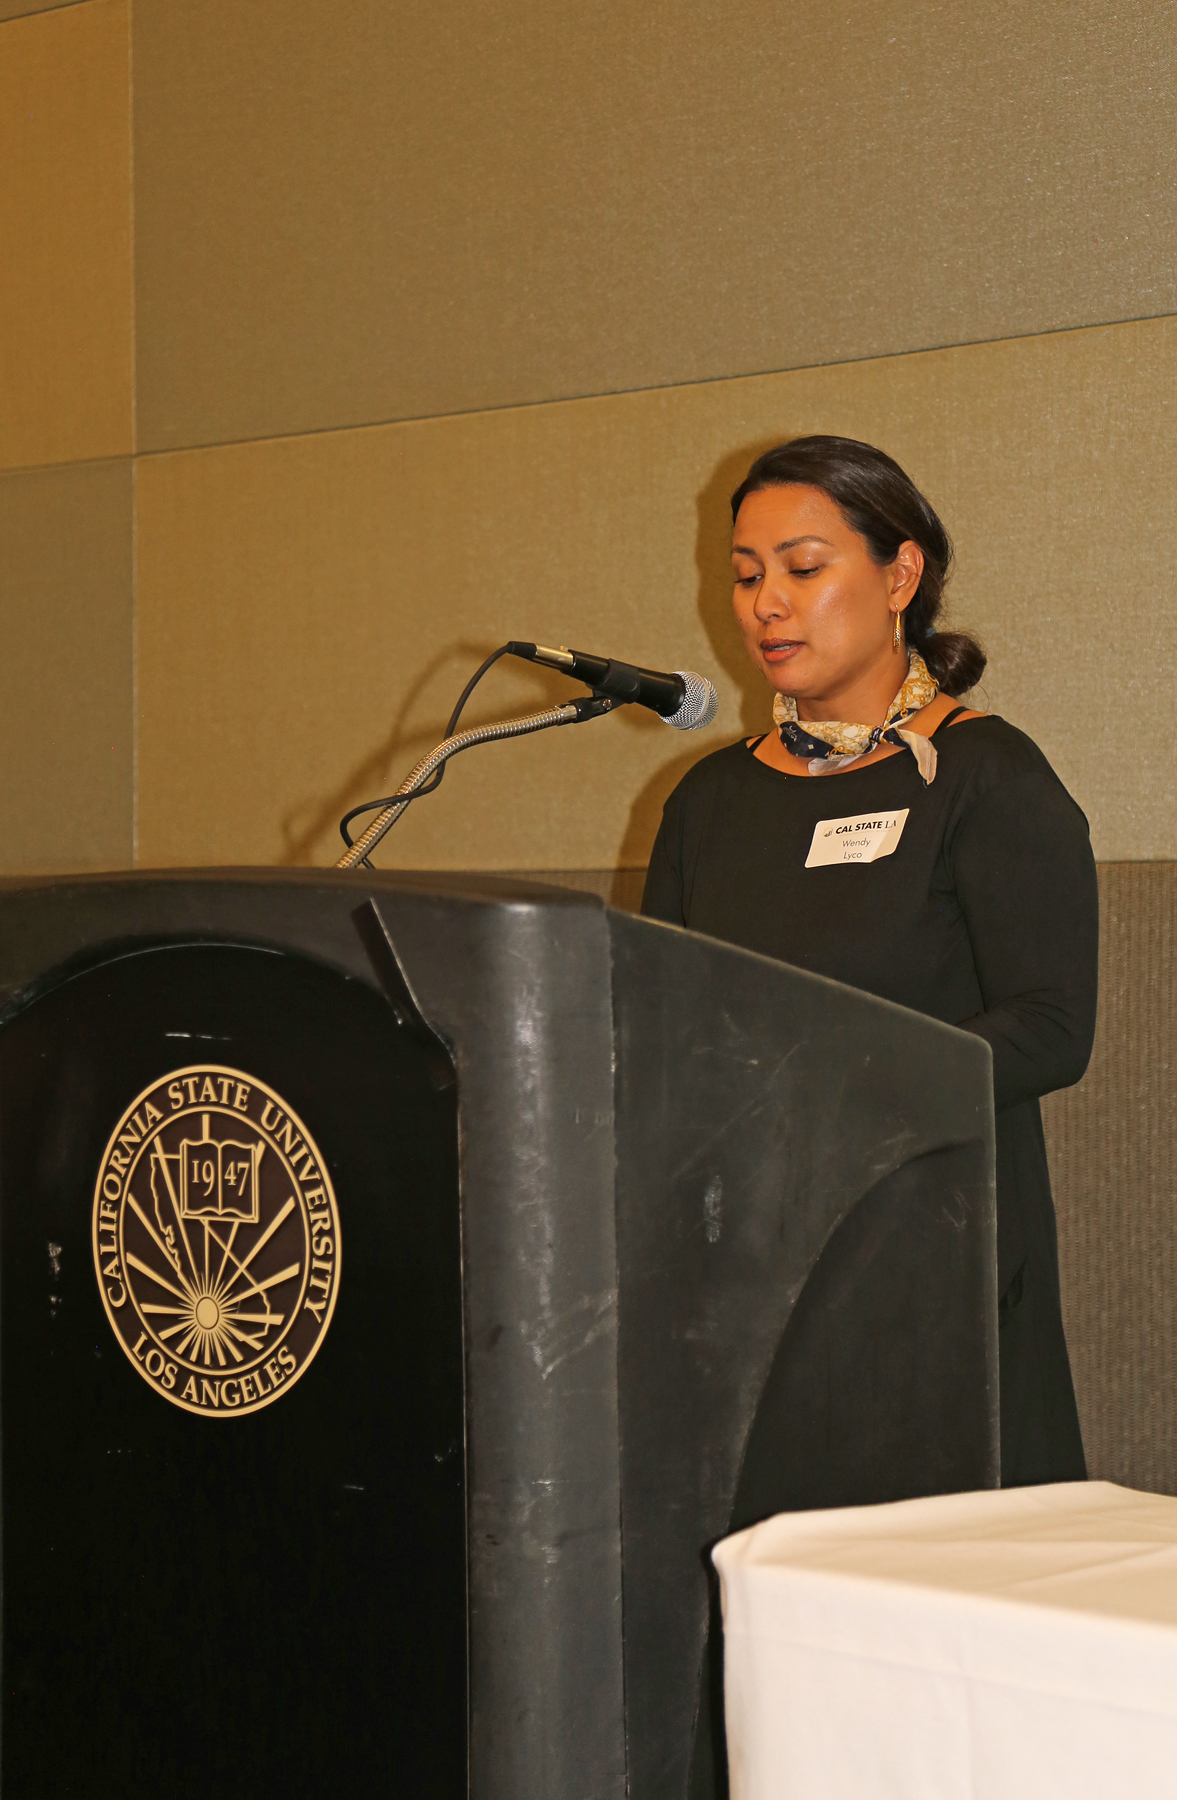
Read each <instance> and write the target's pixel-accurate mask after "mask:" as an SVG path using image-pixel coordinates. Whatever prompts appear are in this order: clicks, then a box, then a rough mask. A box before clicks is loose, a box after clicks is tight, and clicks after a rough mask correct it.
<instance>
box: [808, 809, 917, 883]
mask: <svg viewBox="0 0 1177 1800" xmlns="http://www.w3.org/2000/svg"><path fill="white" fill-rule="evenodd" d="M910 810H911V809H910V807H906V806H905V807H904V808H903V811H902V812H881V813H859V814H858V815H857V816H856V817H855V818H853V819H819V820H818V822H817V824H816V825H815V826H814V828H813V842H812V844H810V846H809V855H808V856H807V857H806V858H805V867H806V868H807V869H816V868H818V867H820V865H821V864H822V863H868V862H878V860H879V858H880V856H890V854H891V852H892V850H894V848H895V846H896V844H897V843H898V842H899V840H900V838H901V837H902V836H903V827H904V826H905V825H906V824H907V815H908V813H909V811H910Z"/></svg>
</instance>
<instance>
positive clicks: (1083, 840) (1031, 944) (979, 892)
mask: <svg viewBox="0 0 1177 1800" xmlns="http://www.w3.org/2000/svg"><path fill="white" fill-rule="evenodd" d="M951 863H952V871H953V876H954V880H955V885H956V891H957V896H958V898H959V900H960V902H961V906H962V908H963V910H964V916H965V923H966V925H967V927H968V933H969V940H970V942H971V944H972V950H973V960H974V962H975V964H976V969H977V976H978V980H979V982H980V987H981V993H982V996H983V998H984V1001H985V1010H984V1012H981V1013H977V1014H976V1015H975V1017H973V1018H971V1019H962V1020H961V1021H960V1023H961V1026H962V1027H963V1029H964V1030H965V1031H972V1032H975V1033H976V1035H977V1036H978V1037H982V1038H984V1039H985V1040H986V1042H987V1043H988V1044H989V1045H990V1047H991V1049H992V1051H993V1092H994V1101H995V1104H996V1105H997V1106H998V1107H999V1108H1000V1107H1003V1106H1013V1105H1016V1104H1017V1103H1018V1102H1019V1101H1022V1100H1030V1099H1037V1098H1038V1097H1039V1096H1040V1095H1042V1094H1049V1093H1051V1092H1053V1090H1054V1089H1055V1088H1061V1087H1070V1086H1071V1085H1072V1083H1074V1082H1076V1081H1078V1080H1079V1078H1080V1076H1081V1075H1082V1074H1083V1071H1084V1070H1085V1069H1086V1067H1087V1063H1088V1059H1089V1057H1090V1055H1091V1044H1092V1039H1093V1038H1094V1035H1095V1002H1096V978H1097V957H1098V948H1099V896H1098V892H1097V889H1096V882H1095V861H1094V858H1093V856H1092V854H1091V843H1090V839H1089V837H1088V832H1087V822H1086V820H1085V819H1084V817H1083V814H1082V813H1081V812H1080V810H1079V808H1078V807H1077V806H1076V805H1075V803H1074V801H1073V800H1072V799H1071V798H1070V796H1069V795H1068V794H1067V792H1066V790H1065V788H1064V787H1063V786H1062V784H1061V783H1060V782H1059V781H1057V780H1056V779H1055V777H1054V776H1053V775H1050V774H1048V773H1047V772H1046V771H1045V770H1043V771H1042V772H1040V773H1039V772H1033V773H1027V774H1024V775H1019V776H1016V777H1014V778H1012V779H1010V780H1008V781H1005V782H1003V783H1001V784H999V785H998V786H996V787H994V788H991V789H990V790H989V792H988V793H987V794H986V795H985V796H984V797H983V798H982V799H981V800H980V801H978V802H977V804H976V805H975V806H974V807H973V809H972V810H971V812H970V813H969V814H968V816H967V818H966V819H965V820H964V822H963V823H962V825H961V827H960V829H959V831H958V833H957V836H956V839H955V842H954V843H953V845H952V850H951Z"/></svg>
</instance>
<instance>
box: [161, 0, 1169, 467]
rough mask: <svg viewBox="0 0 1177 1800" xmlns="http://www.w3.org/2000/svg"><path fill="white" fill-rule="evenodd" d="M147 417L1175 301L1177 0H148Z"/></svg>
mask: <svg viewBox="0 0 1177 1800" xmlns="http://www.w3.org/2000/svg"><path fill="white" fill-rule="evenodd" d="M134 20H135V116H136V208H137V211H136V235H137V246H138V253H137V255H138V294H139V326H138V347H139V398H140V414H139V420H140V429H141V440H140V441H141V443H142V444H143V445H144V447H146V448H148V449H154V448H164V447H177V448H179V447H185V446H189V445H193V444H197V443H212V442H218V441H225V440H232V439H249V438H256V437H266V436H272V435H277V434H279V433H285V432H297V431H306V430H310V429H319V428H331V427H337V426H346V425H352V424H357V423H363V422H370V421H380V420H387V419H395V418H407V417H412V416H426V415H431V414H437V413H443V412H451V411H465V410H470V409H473V408H478V407H491V406H499V405H514V404H521V403H523V402H527V401H534V400H549V399H553V398H557V397H561V396H567V395H574V394H591V393H600V392H618V391H621V390H623V389H626V388H644V387H650V386H654V385H657V384H662V383H674V382H684V381H693V380H700V379H710V378H714V377H719V376H730V375H737V374H742V373H748V372H752V371H756V370H764V369H782V368H795V367H798V366H801V365H808V364H816V363H821V362H827V361H837V360H844V359H847V358H855V357H866V356H877V355H882V354H886V353H890V352H896V351H907V350H913V349H918V348H925V347H928V346H934V345H942V344H948V343H961V342H968V341H974V340H980V339H988V338H994V337H1004V336H1009V335H1013V334H1016V333H1024V332H1035V331H1039V332H1040V331H1046V330H1056V329H1059V328H1063V327H1070V326H1075V325H1086V324H1092V323H1098V322H1104V321H1108V320H1115V319H1125V318H1135V317H1140V316H1144V315H1159V314H1164V313H1171V312H1174V311H1177V134H1175V133H1174V131H1173V129H1172V118H1173V113H1174V102H1175V98H1177V96H1175V93H1174V88H1175V85H1177V82H1175V74H1177V29H1175V27H1177V6H1175V5H1174V3H1173V0H1163V3H1156V0H1154V3H1152V4H1149V5H1148V6H1135V5H1134V6H1125V7H1119V8H1115V7H1110V6H1108V5H1107V4H1106V0H1069V3H1068V4H1063V3H1062V0H1029V4H1026V5H1022V6H1018V7H1014V6H1010V5H994V4H990V5H984V6H980V5H977V6H961V5H945V4H943V0H876V3H875V4H872V5H870V6H858V7H853V8H850V7H843V8H841V9H839V8H837V7H834V8H831V7H830V6H829V5H828V4H826V0H796V3H795V4H793V5H790V6H788V7H785V8H782V7H781V6H780V5H779V4H778V3H777V0H756V3H755V4H754V5H751V6H748V5H737V4H735V0H707V3H705V4H700V3H699V0H667V3H666V4H663V5H660V6H656V7H641V6H638V7H635V6H633V5H632V3H631V0H600V3H599V4H596V5H593V6H591V7H575V6H572V5H570V4H562V5H552V4H550V0H493V3H492V0H474V3H473V4H471V0H435V4H433V5H431V6H428V7H417V8H413V7H407V6H390V5H388V4H387V0H250V3H249V4H247V5H244V6H243V5H242V4H241V0H136V5H135V12H134Z"/></svg>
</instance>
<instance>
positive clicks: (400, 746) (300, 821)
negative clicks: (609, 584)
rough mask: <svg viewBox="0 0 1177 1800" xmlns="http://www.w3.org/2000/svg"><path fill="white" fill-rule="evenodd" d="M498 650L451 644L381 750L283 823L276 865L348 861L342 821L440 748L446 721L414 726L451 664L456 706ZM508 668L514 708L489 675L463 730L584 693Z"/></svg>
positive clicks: (550, 672)
mask: <svg viewBox="0 0 1177 1800" xmlns="http://www.w3.org/2000/svg"><path fill="white" fill-rule="evenodd" d="M496 648H497V645H494V644H472V643H458V644H449V645H447V646H446V648H445V649H444V650H440V651H439V652H438V654H437V655H436V656H435V657H434V658H433V660H432V661H431V662H429V663H427V664H426V665H425V667H424V668H423V669H422V670H421V673H420V674H419V675H418V676H417V679H416V680H415V681H414V682H413V684H412V686H411V687H410V688H409V691H408V693H407V694H406V695H405V697H404V699H403V700H402V701H401V704H400V706H399V707H398V709H397V711H396V714H395V716H394V718H393V721H392V725H391V727H390V729H389V731H388V732H387V734H386V735H385V736H384V737H383V738H382V739H381V741H380V742H379V743H378V744H377V745H376V747H375V748H374V749H373V750H371V751H369V753H368V755H367V756H365V757H363V758H362V760H361V761H360V762H358V763H356V764H355V766H354V767H353V768H351V769H350V770H349V771H348V773H347V774H346V775H345V776H344V778H343V780H342V781H341V782H340V783H339V785H338V786H337V787H336V788H335V789H333V790H332V792H331V793H329V794H325V795H323V796H322V797H321V798H320V799H315V800H308V801H302V802H300V803H299V805H298V806H296V807H294V808H293V809H292V811H290V812H289V813H287V814H286V816H285V818H284V819H283V820H282V838H283V851H282V855H281V856H280V857H279V859H278V864H279V867H281V868H291V867H303V866H305V865H307V864H309V863H312V862H314V861H315V860H316V851H317V852H318V855H319V856H320V857H321V856H322V854H323V851H322V845H323V843H324V842H325V843H326V845H327V855H328V856H331V853H332V849H333V846H334V845H335V844H336V843H337V844H338V845H339V852H338V854H340V855H342V853H343V848H344V845H343V839H342V838H341V837H340V836H339V835H338V828H339V821H340V819H341V818H342V817H343V815H344V814H345V813H346V812H348V811H350V809H351V808H352V807H353V806H358V805H359V804H360V802H361V801H362V800H372V799H375V798H377V797H378V796H380V795H382V794H388V793H389V792H391V790H392V789H394V788H397V787H399V785H400V783H401V782H402V781H403V780H404V778H405V776H406V775H407V774H408V773H409V770H410V769H411V768H412V767H413V765H414V764H415V763H417V762H418V761H419V760H420V758H421V757H422V756H425V755H427V754H428V753H429V751H430V750H432V749H433V747H434V745H435V744H438V743H440V742H441V739H442V737H443V736H444V734H445V728H446V718H444V717H438V718H434V719H432V720H430V722H429V723H428V724H425V725H417V724H413V723H412V717H413V711H414V708H415V707H416V706H417V704H418V702H419V700H420V698H421V696H422V694H424V693H425V692H426V691H427V690H428V688H429V687H430V684H431V683H432V682H433V681H434V680H435V679H436V678H437V676H439V675H440V673H441V672H442V670H443V669H445V668H446V667H447V665H452V676H453V689H454V692H453V699H454V702H456V701H457V698H458V695H459V694H460V693H461V691H462V689H463V687H464V686H465V685H466V682H467V681H468V680H469V679H470V676H471V675H472V674H473V673H474V671H475V669H476V668H477V667H478V665H479V663H480V662H483V661H484V660H485V659H486V657H488V656H489V655H490V653H491V651H492V650H494V649H496ZM497 667H498V665H497V664H496V669H497ZM510 667H511V671H512V676H513V678H514V679H513V686H512V696H511V700H510V703H509V705H507V706H505V707H504V705H503V703H502V701H501V699H500V700H499V701H498V702H497V703H496V702H495V698H494V695H493V691H492V690H493V682H494V674H495V670H491V671H489V673H488V677H487V686H486V688H485V689H483V688H482V687H479V688H478V690H477V691H476V693H475V694H474V695H473V696H472V698H471V701H470V705H469V707H468V709H467V711H466V712H465V713H464V714H463V715H462V724H463V726H466V725H476V724H482V723H485V721H486V720H487V719H491V718H505V717H509V716H510V715H512V714H513V713H517V712H518V713H524V712H533V711H539V710H540V709H542V708H543V707H545V706H554V705H557V704H558V703H560V702H561V701H564V700H567V699H569V698H570V697H572V696H573V695H574V694H576V693H579V692H580V691H581V690H580V689H579V688H570V687H569V683H568V679H567V677H566V676H562V675H560V674H558V673H557V672H556V671H555V670H554V669H541V668H539V667H538V666H537V665H536V664H534V663H524V662H512V663H511V665H510ZM521 681H522V683H523V684H524V685H525V687H526V689H527V692H526V694H525V695H524V696H523V697H520V693H519V688H520V682H521ZM447 717H448V715H447ZM370 823H371V818H370V817H364V818H360V819H357V820H356V821H355V826H356V828H357V829H356V830H353V836H355V835H357V830H362V829H363V828H364V826H365V825H368V824H370Z"/></svg>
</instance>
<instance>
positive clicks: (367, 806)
mask: <svg viewBox="0 0 1177 1800" xmlns="http://www.w3.org/2000/svg"><path fill="white" fill-rule="evenodd" d="M510 653H511V645H510V644H502V645H501V646H500V647H499V649H497V650H494V651H492V652H491V654H490V655H489V656H488V657H487V659H486V661H485V662H484V663H482V664H481V665H480V667H479V668H477V669H475V671H474V673H473V675H471V677H470V679H469V681H468V682H467V683H466V685H465V687H464V688H463V689H462V691H461V693H460V694H459V695H458V704H457V705H456V706H455V707H454V710H453V712H452V713H451V714H450V722H449V724H448V725H447V726H446V728H445V733H444V736H443V739H442V741H443V742H444V741H445V738H452V737H453V735H454V730H455V728H456V726H457V723H458V720H459V719H460V718H461V716H462V709H463V708H464V706H465V704H466V702H467V700H469V698H470V696H471V694H472V693H473V692H474V690H475V688H476V687H477V686H478V683H479V682H480V681H481V680H482V677H483V676H484V675H485V674H486V672H487V670H488V669H490V668H492V667H493V665H494V664H495V663H497V662H498V660H499V657H500V656H507V655H509V654H510ZM448 766H449V765H448V763H442V765H441V767H440V769H439V770H438V771H437V774H436V775H434V776H433V777H432V779H431V780H429V781H427V782H426V784H425V786H424V787H423V788H418V789H417V792H416V793H415V794H386V795H385V797H384V798H383V800H365V801H363V802H362V803H361V804H360V805H359V806H353V807H352V809H351V811H350V812H349V813H344V815H343V817H342V819H340V821H339V835H340V837H341V838H342V839H343V841H344V843H345V844H346V845H347V847H348V849H349V850H351V849H352V848H354V845H355V839H354V838H353V837H352V835H351V833H350V831H349V830H348V826H349V825H350V824H351V822H352V820H353V819H358V818H359V816H360V814H361V813H367V812H375V811H376V809H377V807H380V806H391V805H392V803H393V801H394V800H395V801H397V803H398V804H399V803H400V802H401V801H404V802H405V803H406V804H407V803H408V802H409V801H410V800H424V798H425V796H426V794H436V792H437V790H438V788H439V787H440V786H441V784H442V782H443V780H444V779H445V772H446V769H447V768H448ZM364 867H365V868H368V869H370V868H371V867H372V865H371V863H370V862H369V861H368V859H367V857H365V858H364Z"/></svg>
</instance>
